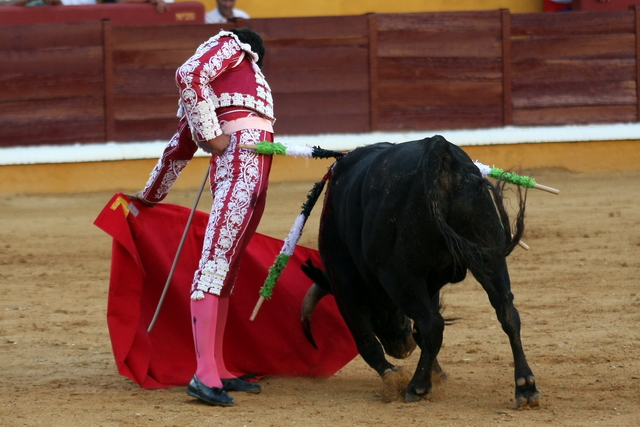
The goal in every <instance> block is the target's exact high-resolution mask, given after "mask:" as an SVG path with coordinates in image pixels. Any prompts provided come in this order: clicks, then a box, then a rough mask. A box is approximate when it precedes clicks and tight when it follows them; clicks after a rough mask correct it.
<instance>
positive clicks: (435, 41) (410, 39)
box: [378, 30, 502, 58]
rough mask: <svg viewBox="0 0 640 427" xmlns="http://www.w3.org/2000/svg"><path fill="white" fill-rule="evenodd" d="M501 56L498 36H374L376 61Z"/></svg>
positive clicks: (409, 32) (458, 33) (462, 33)
mask: <svg viewBox="0 0 640 427" xmlns="http://www.w3.org/2000/svg"><path fill="white" fill-rule="evenodd" d="M501 55H502V42H501V38H500V32H489V31H482V32H480V31H472V30H458V31H453V30H441V31H426V30H400V31H393V32H391V31H385V32H378V56H380V57H403V56H405V57H471V58H481V57H485V58H495V57H500V56H501Z"/></svg>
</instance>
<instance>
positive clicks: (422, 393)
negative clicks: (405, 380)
mask: <svg viewBox="0 0 640 427" xmlns="http://www.w3.org/2000/svg"><path fill="white" fill-rule="evenodd" d="M428 394H429V390H428V389H427V388H422V387H421V388H415V387H412V386H411V385H409V387H407V390H406V391H405V393H404V401H405V402H407V403H412V402H418V401H420V400H422V399H424V398H425V397H427V395H428Z"/></svg>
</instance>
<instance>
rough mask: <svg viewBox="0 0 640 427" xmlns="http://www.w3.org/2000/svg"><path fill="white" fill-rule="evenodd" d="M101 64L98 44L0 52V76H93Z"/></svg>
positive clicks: (100, 68) (100, 50)
mask: <svg viewBox="0 0 640 427" xmlns="http://www.w3.org/2000/svg"><path fill="white" fill-rule="evenodd" d="M102 61H103V58H102V45H98V46H79V47H66V48H60V49H51V50H44V49H32V50H16V51H0V76H2V77H5V76H25V75H31V76H43V75H44V76H47V75H55V74H94V73H97V72H102ZM2 77H0V78H2Z"/></svg>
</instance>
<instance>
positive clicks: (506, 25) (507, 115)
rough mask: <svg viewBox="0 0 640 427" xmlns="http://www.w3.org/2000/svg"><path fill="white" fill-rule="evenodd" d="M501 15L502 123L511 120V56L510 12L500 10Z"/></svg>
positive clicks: (507, 124) (508, 123)
mask: <svg viewBox="0 0 640 427" xmlns="http://www.w3.org/2000/svg"><path fill="white" fill-rule="evenodd" d="M501 17H502V115H503V119H502V125H503V126H509V125H510V124H511V123H512V122H513V93H512V81H513V76H512V64H511V63H512V58H511V35H510V31H511V14H510V13H509V11H508V10H507V9H503V10H502V11H501Z"/></svg>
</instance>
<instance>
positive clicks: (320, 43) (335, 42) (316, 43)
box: [265, 37, 368, 50]
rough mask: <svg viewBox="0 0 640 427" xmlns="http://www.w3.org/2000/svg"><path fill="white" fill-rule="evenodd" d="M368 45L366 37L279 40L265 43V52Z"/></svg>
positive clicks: (362, 46)
mask: <svg viewBox="0 0 640 427" xmlns="http://www.w3.org/2000/svg"><path fill="white" fill-rule="evenodd" d="M367 44H368V39H367V37H351V38H342V39H337V38H315V39H279V40H270V41H267V42H265V45H266V48H267V50H271V49H273V48H275V47H279V46H284V47H295V46H301V47H308V48H309V47H340V46H342V47H352V48H353V47H361V48H366V46H367Z"/></svg>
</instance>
